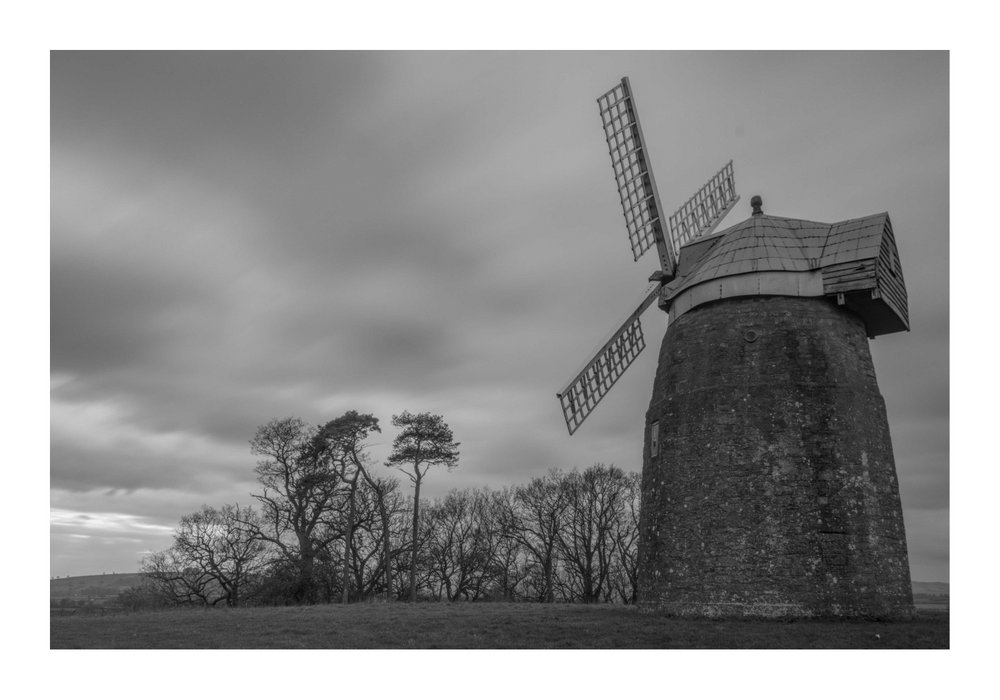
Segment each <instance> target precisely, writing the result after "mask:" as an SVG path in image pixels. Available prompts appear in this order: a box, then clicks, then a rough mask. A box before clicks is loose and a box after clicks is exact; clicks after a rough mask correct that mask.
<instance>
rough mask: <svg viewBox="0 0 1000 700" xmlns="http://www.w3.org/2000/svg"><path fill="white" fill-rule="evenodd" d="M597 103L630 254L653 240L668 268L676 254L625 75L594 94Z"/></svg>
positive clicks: (639, 251)
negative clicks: (668, 240) (669, 241)
mask: <svg viewBox="0 0 1000 700" xmlns="http://www.w3.org/2000/svg"><path fill="white" fill-rule="evenodd" d="M597 106H598V109H599V111H600V113H601V123H602V125H603V127H604V137H605V139H606V140H607V142H608V153H609V154H610V155H611V167H612V169H613V170H614V173H615V182H616V183H617V185H618V197H619V199H620V200H621V204H622V212H624V214H625V228H626V229H627V230H628V239H629V243H630V244H631V246H632V256H633V257H634V258H635V259H636V260H638V259H639V257H640V256H642V254H643V253H645V252H646V251H647V250H649V249H650V248H651V247H652V246H653V245H654V244H656V245H657V248H658V251H659V254H660V265H661V267H662V268H663V270H664V271H665V272H672V271H673V269H674V263H675V261H676V255H672V253H673V251H671V250H670V249H669V247H668V246H667V245H666V239H665V237H664V235H663V223H662V221H661V217H660V212H661V211H663V208H662V207H661V206H660V198H659V195H658V194H657V191H656V181H655V179H654V178H653V172H652V169H651V168H650V167H649V161H648V159H647V157H646V143H645V140H644V139H643V136H642V128H641V127H640V126H639V117H638V115H637V113H636V109H635V101H634V99H633V97H632V90H631V87H630V85H629V82H628V78H622V80H621V82H620V83H619V84H618V85H615V86H614V87H613V88H611V89H610V90H608V91H607V92H606V93H604V94H603V95H601V96H600V97H598V98H597Z"/></svg>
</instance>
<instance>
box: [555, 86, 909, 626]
mask: <svg viewBox="0 0 1000 700" xmlns="http://www.w3.org/2000/svg"><path fill="white" fill-rule="evenodd" d="M598 106H599V108H600V112H601V116H602V120H603V123H604V129H605V135H606V137H607V140H608V145H609V149H610V153H611V160H612V166H613V168H614V172H615V178H616V181H617V183H618V189H619V194H620V196H621V201H622V208H623V210H624V212H625V219H626V228H627V230H628V234H629V240H630V242H631V245H632V252H633V256H634V257H635V259H636V260H638V258H639V256H640V255H642V254H643V253H644V252H645V251H646V250H648V249H649V248H651V247H653V246H654V245H655V246H656V248H657V251H658V253H659V258H660V270H658V271H656V272H654V273H653V274H652V275H651V276H650V278H649V279H650V283H651V284H650V288H649V289H648V290H647V294H646V296H645V298H644V300H643V302H642V303H641V304H640V305H639V307H638V308H636V309H634V310H633V311H632V312H631V313H630V314H629V316H628V317H627V318H626V320H625V322H624V323H622V324H621V326H619V328H618V329H617V330H616V331H615V332H614V333H613V334H612V335H611V337H610V339H609V340H608V341H607V342H606V343H605V344H604V345H603V347H602V348H601V349H600V350H599V351H598V352H597V354H596V355H595V356H594V357H593V358H592V359H591V360H590V361H589V362H588V363H587V364H586V365H585V366H584V368H583V369H582V370H581V371H580V372H578V373H577V374H576V375H575V376H574V378H573V379H572V381H570V382H569V383H568V384H567V385H566V387H565V388H564V389H563V390H562V391H561V392H559V394H558V397H559V401H560V404H561V406H562V409H563V415H564V418H565V420H566V425H567V427H568V429H569V432H570V434H571V435H572V434H573V433H574V432H575V431H576V430H577V428H579V426H580V424H581V423H582V422H583V420H584V419H585V418H586V417H587V416H588V415H589V414H590V412H591V411H592V410H593V409H594V407H595V406H596V405H597V403H598V402H599V401H600V400H601V398H603V397H604V395H605V394H606V393H607V392H608V390H610V388H611V386H612V385H613V384H614V383H615V382H616V381H617V379H618V378H619V377H620V376H621V374H622V373H623V372H624V371H625V370H626V369H627V368H628V366H629V365H631V363H632V362H633V361H634V359H635V357H636V356H637V355H638V353H639V352H641V351H642V349H643V348H644V347H645V340H644V337H643V334H642V326H641V325H640V323H639V317H640V315H641V314H642V312H643V311H644V310H645V309H646V308H648V307H649V306H651V305H652V302H653V301H657V302H658V306H659V307H660V309H662V310H663V311H665V312H667V313H668V314H669V317H670V320H669V325H668V327H667V331H666V334H665V335H664V338H663V342H662V345H661V347H660V356H659V365H658V368H657V372H656V379H655V381H654V384H653V391H652V399H651V401H650V405H649V410H648V412H647V414H646V427H645V445H644V448H643V471H642V510H641V516H640V533H639V538H640V539H639V584H638V585H639V600H640V604H641V605H644V606H648V607H655V608H658V609H662V610H665V611H667V612H670V613H674V614H677V615H688V616H765V617H768V616H772V617H773V616H785V615H793V616H825V615H833V616H840V617H868V616H875V617H895V618H898V617H908V616H910V615H912V611H913V602H912V593H911V588H910V575H909V562H908V557H907V549H906V539H905V533H904V530H903V518H902V509H901V506H900V501H899V488H898V483H897V479H896V468H895V463H894V460H893V454H892V444H891V441H890V437H889V426H888V420H887V418H886V411H885V404H884V401H883V400H882V396H881V394H880V393H879V390H878V385H877V383H876V380H875V372H874V367H873V364H872V359H871V354H870V352H869V348H868V339H869V338H874V337H876V336H879V335H883V334H885V333H895V332H898V331H903V330H909V319H908V314H907V299H906V287H905V285H904V282H903V275H902V270H901V268H900V263H899V255H898V252H897V249H896V242H895V239H894V237H893V231H892V224H891V223H890V220H889V215H888V214H886V213H881V214H874V215H871V216H866V217H862V218H858V219H851V220H849V221H841V222H837V223H832V224H829V223H819V222H814V221H802V220H798V219H789V218H784V217H777V216H771V215H768V214H765V213H764V212H763V209H762V201H761V199H760V197H754V198H753V200H752V202H751V204H752V206H753V213H752V215H751V216H750V218H748V219H746V220H745V221H743V222H741V223H738V224H736V225H735V226H731V227H729V228H727V229H725V230H723V231H721V232H720V233H714V234H713V232H714V231H715V229H716V228H717V226H718V224H719V223H720V222H721V221H722V219H723V218H724V217H725V215H726V214H727V213H728V212H729V211H730V210H731V209H732V207H733V206H734V205H735V204H736V202H737V201H738V199H739V198H738V197H737V196H736V195H735V184H734V178H733V170H732V163H731V162H730V163H729V164H727V165H726V166H725V167H724V168H723V169H722V170H721V171H720V172H719V173H718V174H717V175H716V176H715V177H713V178H712V179H711V180H710V181H709V182H708V183H707V184H706V185H705V186H704V187H702V188H701V189H700V190H699V191H698V192H697V193H695V195H694V196H693V197H691V199H689V200H688V202H687V203H686V204H684V205H683V206H682V207H681V208H680V209H679V210H678V211H677V212H676V213H675V214H673V215H672V216H671V217H669V219H668V220H667V221H664V220H663V219H662V217H661V212H662V211H663V209H662V208H661V206H660V203H659V195H658V194H657V192H656V186H655V181H654V179H653V175H652V171H651V168H650V166H649V161H648V159H647V154H646V148H645V144H644V141H643V137H642V131H641V128H640V126H639V123H638V119H637V116H636V108H635V102H634V99H633V97H632V93H631V88H630V85H629V82H628V79H627V78H623V79H622V81H621V83H620V84H619V85H616V86H615V87H614V88H613V89H612V90H611V91H609V92H608V93H606V94H605V95H603V96H601V97H600V98H599V99H598Z"/></svg>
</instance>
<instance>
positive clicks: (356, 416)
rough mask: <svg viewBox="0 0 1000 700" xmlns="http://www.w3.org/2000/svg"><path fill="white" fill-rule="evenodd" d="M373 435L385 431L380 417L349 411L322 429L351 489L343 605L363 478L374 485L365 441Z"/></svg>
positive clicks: (347, 593)
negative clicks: (368, 468)
mask: <svg viewBox="0 0 1000 700" xmlns="http://www.w3.org/2000/svg"><path fill="white" fill-rule="evenodd" d="M372 432H378V433H380V432H382V430H381V429H380V428H379V427H378V418H376V417H375V416H373V415H371V414H370V413H364V414H361V413H358V412H357V411H348V412H347V413H345V414H344V415H342V416H341V417H340V418H335V419H333V420H332V421H330V422H329V423H327V424H326V425H324V426H323V428H322V429H321V430H320V432H319V435H318V440H319V441H321V442H322V443H323V445H324V447H325V448H326V450H327V451H328V452H329V454H330V456H331V458H332V459H333V462H334V464H335V465H336V467H337V468H338V469H339V471H340V478H341V480H342V481H343V482H344V483H345V484H346V485H347V487H348V497H347V513H346V514H345V524H344V571H343V578H342V581H343V591H342V593H341V596H342V598H341V602H343V603H347V602H349V600H350V593H351V585H350V582H351V579H350V576H351V567H350V562H351V559H352V556H353V553H352V551H351V550H352V547H353V546H354V522H355V519H356V518H357V493H358V483H359V479H360V478H361V475H362V474H364V476H365V479H366V480H367V481H369V483H371V478H370V476H369V474H368V470H367V468H366V465H367V464H368V462H369V460H370V458H369V457H368V455H367V453H366V452H365V448H366V447H367V445H366V444H365V440H367V439H368V436H369V435H370V434H371V433H372Z"/></svg>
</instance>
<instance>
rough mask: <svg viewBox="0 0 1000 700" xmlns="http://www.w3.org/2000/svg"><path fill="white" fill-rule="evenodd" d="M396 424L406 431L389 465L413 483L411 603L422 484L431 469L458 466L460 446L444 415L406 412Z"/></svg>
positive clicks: (414, 597)
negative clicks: (441, 466)
mask: <svg viewBox="0 0 1000 700" xmlns="http://www.w3.org/2000/svg"><path fill="white" fill-rule="evenodd" d="M392 424H393V425H394V426H396V427H397V428H401V429H402V430H401V431H400V433H399V434H398V435H396V439H395V440H394V441H393V443H392V454H390V455H389V459H388V460H387V461H386V465H387V466H390V467H395V468H397V469H399V470H400V471H402V472H403V473H404V474H406V476H407V477H409V479H410V481H412V482H413V553H412V556H411V558H410V602H411V603H415V602H416V600H417V554H418V549H417V543H418V541H419V532H418V524H419V522H420V483H421V481H423V478H424V475H426V474H427V470H428V469H430V468H431V467H433V466H437V465H444V466H446V467H447V468H448V470H449V471H451V470H452V469H454V468H455V466H457V465H458V446H459V444H460V443H457V442H455V440H454V436H453V435H452V432H451V428H449V427H448V424H447V423H445V422H444V418H442V417H441V416H437V415H433V414H430V413H418V414H416V415H414V414H412V413H410V412H408V411H404V412H403V413H401V414H400V415H398V416H393V417H392Z"/></svg>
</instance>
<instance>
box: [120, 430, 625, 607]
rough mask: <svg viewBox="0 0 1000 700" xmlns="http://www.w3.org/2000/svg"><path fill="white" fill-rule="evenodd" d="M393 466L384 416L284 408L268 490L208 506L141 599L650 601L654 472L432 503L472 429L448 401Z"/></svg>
mask: <svg viewBox="0 0 1000 700" xmlns="http://www.w3.org/2000/svg"><path fill="white" fill-rule="evenodd" d="M392 423H393V425H394V426H395V427H396V428H398V429H399V432H398V434H397V435H396V437H395V439H394V441H393V447H392V452H391V454H390V455H389V457H388V459H387V460H386V462H385V466H386V467H389V468H390V469H393V470H396V471H398V472H399V473H402V474H404V475H405V476H406V477H407V481H408V482H409V485H410V486H411V487H412V491H411V492H409V493H404V490H403V487H402V486H401V484H400V480H399V479H398V478H396V477H394V476H391V475H390V476H385V475H381V474H378V473H376V471H375V463H374V460H373V459H372V458H371V457H370V455H369V453H368V452H367V441H368V439H369V438H370V436H371V435H372V433H375V432H381V430H380V427H379V422H378V419H377V418H375V417H374V416H372V415H370V414H359V413H357V412H356V411H349V412H348V413H345V414H344V415H343V416H341V417H339V418H336V419H334V420H332V421H329V422H328V423H326V424H325V425H322V426H316V427H310V426H308V425H307V424H306V423H304V422H303V421H301V420H299V419H297V418H283V419H276V420H272V421H270V422H269V423H267V424H265V425H262V426H260V427H259V428H258V429H257V432H256V434H255V435H254V437H253V439H252V440H251V441H250V448H251V452H252V453H253V454H254V455H256V456H257V457H258V461H257V466H256V469H255V473H256V476H257V483H258V489H257V490H256V491H255V492H254V493H252V494H251V496H252V498H253V500H254V503H253V504H252V505H224V506H221V507H218V508H216V507H212V506H207V505H206V506H203V507H202V508H201V509H200V510H199V511H197V512H195V513H191V514H188V515H185V516H184V517H182V518H181V520H180V522H179V524H178V526H177V528H176V530H175V533H174V541H173V544H172V546H170V547H169V548H168V549H166V550H164V551H162V552H156V553H153V554H150V555H149V556H147V557H146V558H145V559H144V560H143V562H142V572H143V573H144V574H145V583H144V584H143V586H141V587H139V588H137V589H133V590H130V591H126V592H125V593H123V594H122V596H121V600H120V602H121V604H122V605H123V606H124V607H126V608H130V609H138V608H143V607H157V606H170V605H201V606H230V607H236V606H245V605H285V604H299V605H301V604H313V603H331V602H341V603H349V602H355V601H362V600H377V599H382V600H385V599H391V600H409V601H416V600H418V599H419V600H435V601H459V600H469V601H476V600H509V601H541V602H584V603H590V602H621V603H634V602H635V596H636V588H635V587H636V542H637V538H638V518H639V493H640V489H639V476H638V474H635V473H629V472H624V471H622V470H621V469H619V468H618V467H615V466H613V465H608V466H606V465H603V464H594V465H593V466H591V467H588V468H587V469H584V470H583V471H579V470H577V469H574V470H572V471H568V472H567V471H561V470H550V471H549V472H547V473H546V474H544V475H540V476H537V477H535V478H533V479H531V480H530V481H529V482H528V483H526V484H522V485H517V486H510V487H505V488H502V489H489V488H482V489H464V490H457V489H453V490H452V491H450V492H449V493H448V494H447V495H445V496H444V497H442V498H437V499H433V500H432V501H430V502H429V503H427V504H426V505H425V504H423V503H422V502H421V499H420V488H421V485H422V483H423V481H424V478H425V477H426V475H427V473H428V471H429V470H430V469H431V467H435V466H443V467H446V468H447V469H449V470H450V469H453V468H455V467H456V466H457V464H458V457H459V451H458V447H459V443H457V442H455V440H454V437H453V435H452V431H451V429H450V428H449V427H448V425H447V423H446V422H445V421H444V419H443V418H442V417H441V416H437V415H433V414H429V413H420V414H411V413H409V412H404V413H402V414H400V415H397V416H393V419H392Z"/></svg>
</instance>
